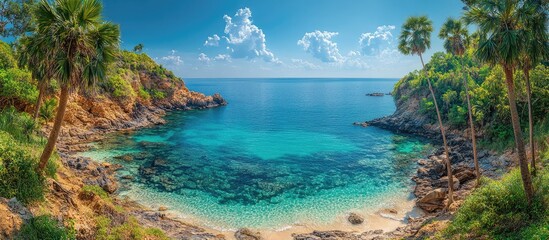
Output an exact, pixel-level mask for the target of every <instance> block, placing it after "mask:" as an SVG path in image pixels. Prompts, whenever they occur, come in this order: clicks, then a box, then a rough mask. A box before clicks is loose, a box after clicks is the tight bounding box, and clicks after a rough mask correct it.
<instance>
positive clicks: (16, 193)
mask: <svg viewBox="0 0 549 240" xmlns="http://www.w3.org/2000/svg"><path fill="white" fill-rule="evenodd" d="M37 127H38V125H37V124H36V123H35V122H34V120H33V119H32V117H31V116H30V115H29V114H27V113H19V112H17V111H16V110H15V109H14V108H8V109H6V110H4V111H2V112H0V196H1V197H5V198H12V197H16V198H17V199H18V200H19V201H21V202H23V203H31V202H34V201H39V200H42V199H44V190H45V189H44V188H45V187H44V180H45V179H44V176H42V175H40V174H37V173H36V171H35V169H36V166H37V163H38V160H37V159H38V156H39V151H40V149H42V148H43V146H44V140H43V138H41V137H39V136H38V135H36V129H37ZM52 159H53V160H52V161H49V162H48V165H47V166H46V171H45V172H46V176H49V177H53V176H54V175H55V172H56V168H57V166H56V162H57V160H56V159H57V157H56V156H55V155H54V157H53V158H52Z"/></svg>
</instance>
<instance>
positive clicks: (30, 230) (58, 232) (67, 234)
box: [18, 215, 76, 240]
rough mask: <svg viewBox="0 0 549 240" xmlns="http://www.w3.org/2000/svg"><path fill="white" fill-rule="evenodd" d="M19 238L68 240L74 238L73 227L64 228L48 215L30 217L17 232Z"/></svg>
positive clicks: (29, 239) (26, 239)
mask: <svg viewBox="0 0 549 240" xmlns="http://www.w3.org/2000/svg"><path fill="white" fill-rule="evenodd" d="M18 239H21V240H68V239H76V231H75V230H74V228H72V227H70V228H66V227H65V226H63V225H61V224H59V223H58V222H57V221H55V220H54V219H52V218H51V217H50V216H48V215H42V216H38V217H34V218H32V219H30V220H29V221H28V222H27V223H26V224H25V225H23V227H22V228H21V231H20V232H19V236H18Z"/></svg>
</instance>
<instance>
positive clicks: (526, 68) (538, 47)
mask: <svg viewBox="0 0 549 240" xmlns="http://www.w3.org/2000/svg"><path fill="white" fill-rule="evenodd" d="M529 4H532V7H531V8H529V10H530V11H532V12H530V13H529V14H528V15H527V16H525V17H526V19H524V22H523V25H524V29H525V30H526V33H525V35H524V36H525V41H524V49H523V52H522V53H521V56H520V67H521V68H522V72H523V73H524V78H525V80H526V95H527V98H528V129H529V139H530V157H531V161H532V163H531V166H532V173H533V174H535V173H536V150H535V142H534V119H533V116H532V91H531V84H530V70H532V68H534V67H535V66H536V65H537V64H539V63H540V61H541V60H543V59H544V58H547V56H548V54H549V46H548V43H549V37H548V34H547V27H548V26H547V21H548V17H547V9H546V8H547V6H544V5H543V4H542V3H541V1H539V0H531V1H530V2H529Z"/></svg>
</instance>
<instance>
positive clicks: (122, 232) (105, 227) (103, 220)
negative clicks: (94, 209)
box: [95, 216, 169, 240]
mask: <svg viewBox="0 0 549 240" xmlns="http://www.w3.org/2000/svg"><path fill="white" fill-rule="evenodd" d="M95 222H96V225H97V232H96V236H95V238H96V239H98V240H122V239H136V240H140V239H154V240H164V239H166V240H167V239H169V238H168V237H166V235H165V234H164V233H163V232H162V230H160V229H157V228H144V227H142V226H140V225H139V223H138V222H137V219H135V218H134V217H130V218H129V219H128V221H126V222H125V223H124V224H121V225H118V226H113V223H112V220H111V219H110V218H108V217H105V216H99V217H97V218H96V219H95Z"/></svg>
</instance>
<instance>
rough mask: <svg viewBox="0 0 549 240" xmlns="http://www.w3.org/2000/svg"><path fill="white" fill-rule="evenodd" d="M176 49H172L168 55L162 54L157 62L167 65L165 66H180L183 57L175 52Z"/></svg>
mask: <svg viewBox="0 0 549 240" xmlns="http://www.w3.org/2000/svg"><path fill="white" fill-rule="evenodd" d="M176 53H177V51H176V50H172V52H171V54H170V55H168V56H163V57H161V58H160V59H159V62H160V63H161V64H164V65H167V66H180V65H183V63H184V62H183V59H182V58H181V56H179V55H177V54H176Z"/></svg>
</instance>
